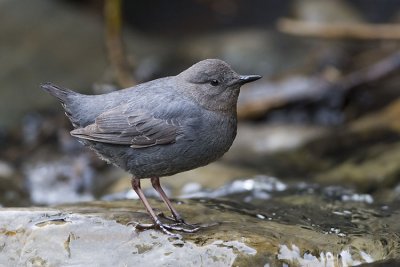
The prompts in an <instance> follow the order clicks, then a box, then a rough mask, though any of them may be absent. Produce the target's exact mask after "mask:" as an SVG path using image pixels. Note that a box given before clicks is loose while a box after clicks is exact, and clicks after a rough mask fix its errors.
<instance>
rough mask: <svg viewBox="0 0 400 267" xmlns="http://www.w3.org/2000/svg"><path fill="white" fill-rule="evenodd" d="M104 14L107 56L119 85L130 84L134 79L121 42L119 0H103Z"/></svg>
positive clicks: (133, 82)
mask: <svg viewBox="0 0 400 267" xmlns="http://www.w3.org/2000/svg"><path fill="white" fill-rule="evenodd" d="M104 16H105V24H106V45H107V51H108V57H109V60H110V64H111V67H112V69H113V71H114V73H115V76H116V80H117V83H118V84H119V85H120V86H121V87H129V86H132V85H134V84H135V80H134V79H133V77H132V72H131V71H130V70H129V65H128V62H127V60H126V56H125V53H124V47H123V42H122V34H121V31H122V30H121V28H122V27H121V26H122V16H121V0H105V2H104Z"/></svg>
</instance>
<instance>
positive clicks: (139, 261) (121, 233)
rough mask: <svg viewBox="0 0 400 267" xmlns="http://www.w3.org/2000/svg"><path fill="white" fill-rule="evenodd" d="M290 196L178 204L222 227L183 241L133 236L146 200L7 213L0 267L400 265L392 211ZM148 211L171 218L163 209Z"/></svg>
mask: <svg viewBox="0 0 400 267" xmlns="http://www.w3.org/2000/svg"><path fill="white" fill-rule="evenodd" d="M287 190H288V189H287ZM287 190H284V191H279V194H282V195H280V196H276V198H274V199H272V200H268V201H264V205H257V206H256V205H254V204H253V203H243V202H240V204H239V203H237V202H234V201H230V200H222V199H220V200H218V199H214V200H212V199H207V198H201V199H191V200H189V199H184V200H180V201H174V204H175V206H176V208H177V209H178V210H179V211H180V212H181V213H182V215H183V216H184V217H185V218H187V221H188V222H189V223H209V222H213V223H217V224H216V225H214V226H210V227H208V228H203V229H201V230H200V231H199V232H197V233H194V234H182V239H173V238H171V237H169V236H167V235H164V234H163V233H161V232H159V231H155V230H145V231H137V230H135V229H134V227H133V226H127V223H128V222H131V221H134V222H140V223H148V222H149V217H148V216H147V214H146V213H145V211H144V208H143V207H142V205H141V203H140V201H139V200H124V201H113V202H101V201H96V202H90V203H82V204H74V205H72V204H71V205H68V206H67V205H64V206H58V207H55V208H20V209H18V208H3V209H0V250H1V253H0V266H66V265H68V266H69V265H75V266H264V265H266V264H269V266H276V265H279V266H282V264H283V263H285V264H289V265H290V266H297V265H306V264H314V266H319V265H318V264H322V263H333V265H329V266H339V265H340V266H351V265H355V264H360V263H368V262H374V261H380V260H387V259H399V258H400V253H399V251H400V250H399V249H400V248H399V244H400V237H399V236H398V233H399V232H400V228H399V227H400V226H399V225H398V223H397V222H398V221H399V220H400V213H399V209H398V208H396V207H395V206H390V207H386V208H382V207H380V206H377V205H375V206H374V205H371V204H368V203H365V202H342V201H332V200H329V199H327V198H326V197H325V199H324V198H319V197H320V196H323V194H300V193H297V194H293V192H290V195H291V196H290V197H291V200H290V201H288V200H287V198H289V195H284V194H283V193H284V192H286V191H287ZM285 199H286V200H285ZM150 202H151V205H152V206H153V207H154V208H155V209H156V210H157V211H159V210H162V211H165V207H164V206H163V203H162V202H160V201H157V200H150ZM324 202H325V203H324ZM289 203H291V204H289ZM293 203H297V204H293ZM313 203H314V204H313ZM327 203H329V204H327ZM49 248H51V249H49ZM315 264H316V265H315ZM267 266H268V265H267ZM310 266H312V265H310Z"/></svg>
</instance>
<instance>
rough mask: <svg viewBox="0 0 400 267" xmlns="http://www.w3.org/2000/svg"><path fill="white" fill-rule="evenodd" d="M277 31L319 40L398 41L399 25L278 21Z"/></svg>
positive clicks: (399, 35)
mask: <svg viewBox="0 0 400 267" xmlns="http://www.w3.org/2000/svg"><path fill="white" fill-rule="evenodd" d="M277 27H278V30H280V31H281V32H284V33H288V34H293V35H301V36H311V37H320V38H348V39H396V40H398V39H400V24H371V23H349V22H346V23H329V24H328V23H323V22H308V21H301V20H294V19H288V18H284V19H280V20H278V24H277Z"/></svg>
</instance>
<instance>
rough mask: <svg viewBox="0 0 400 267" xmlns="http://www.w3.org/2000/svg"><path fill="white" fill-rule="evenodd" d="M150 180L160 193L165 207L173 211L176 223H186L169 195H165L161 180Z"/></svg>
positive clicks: (155, 178) (156, 178) (154, 178)
mask: <svg viewBox="0 0 400 267" xmlns="http://www.w3.org/2000/svg"><path fill="white" fill-rule="evenodd" d="M150 180H151V184H152V185H153V188H154V189H155V190H156V191H157V192H158V194H160V196H161V198H162V200H163V201H164V203H165V205H167V207H168V209H169V210H170V211H171V213H172V216H174V219H175V221H176V222H178V223H184V221H183V219H182V216H181V215H180V214H179V213H178V212H177V211H176V209H175V208H174V207H173V206H172V203H171V201H170V200H169V199H168V197H167V194H165V192H164V190H163V189H162V187H161V184H160V178H158V177H153V178H151V179H150Z"/></svg>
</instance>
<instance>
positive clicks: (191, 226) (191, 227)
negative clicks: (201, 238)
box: [157, 212, 209, 233]
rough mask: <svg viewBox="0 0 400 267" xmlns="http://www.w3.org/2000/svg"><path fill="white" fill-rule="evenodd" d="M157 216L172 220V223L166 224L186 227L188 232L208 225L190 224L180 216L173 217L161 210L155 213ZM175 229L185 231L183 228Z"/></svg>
mask: <svg viewBox="0 0 400 267" xmlns="http://www.w3.org/2000/svg"><path fill="white" fill-rule="evenodd" d="M157 216H158V217H159V218H162V219H165V220H168V221H170V222H172V224H168V225H169V226H171V227H181V228H183V227H184V226H186V228H185V229H186V231H187V232H188V233H194V232H196V231H198V230H200V228H205V227H207V226H209V225H199V224H190V223H187V222H185V220H184V219H182V218H181V217H177V218H175V217H172V216H167V215H165V214H164V213H163V212H159V213H157ZM188 228H189V229H188ZM190 230H192V231H193V232H189V231H190ZM176 231H185V230H176Z"/></svg>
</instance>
